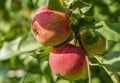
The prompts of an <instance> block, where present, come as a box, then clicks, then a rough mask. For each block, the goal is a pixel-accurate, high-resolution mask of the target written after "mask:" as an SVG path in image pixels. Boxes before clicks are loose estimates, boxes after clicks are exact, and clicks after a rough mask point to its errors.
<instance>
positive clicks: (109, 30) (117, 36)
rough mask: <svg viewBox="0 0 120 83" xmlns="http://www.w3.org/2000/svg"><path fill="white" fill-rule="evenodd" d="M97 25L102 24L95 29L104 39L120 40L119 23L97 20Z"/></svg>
mask: <svg viewBox="0 0 120 83" xmlns="http://www.w3.org/2000/svg"><path fill="white" fill-rule="evenodd" d="M97 25H102V27H100V28H98V29H96V31H97V32H99V33H100V34H101V35H102V36H103V37H104V38H105V39H107V40H111V41H116V42H119V41H120V25H116V24H112V23H105V22H103V21H102V22H99V23H98V24H97Z"/></svg>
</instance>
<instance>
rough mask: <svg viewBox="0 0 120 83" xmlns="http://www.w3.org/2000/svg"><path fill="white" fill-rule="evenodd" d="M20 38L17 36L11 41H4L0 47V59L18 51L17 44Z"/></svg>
mask: <svg viewBox="0 0 120 83" xmlns="http://www.w3.org/2000/svg"><path fill="white" fill-rule="evenodd" d="M20 40H21V37H20V38H17V39H15V40H13V41H11V42H4V44H3V46H2V48H1V49H0V60H5V59H8V58H10V57H12V56H13V55H14V54H17V53H18V50H17V49H18V44H19V42H20Z"/></svg>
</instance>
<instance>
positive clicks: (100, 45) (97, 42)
mask: <svg viewBox="0 0 120 83" xmlns="http://www.w3.org/2000/svg"><path fill="white" fill-rule="evenodd" d="M80 35H81V42H82V44H83V46H84V48H85V49H86V51H87V52H88V53H89V54H92V55H94V54H95V55H102V54H103V53H104V52H105V46H106V41H105V39H102V38H100V37H98V38H92V37H91V36H90V34H89V32H88V31H87V30H83V31H81V33H80Z"/></svg>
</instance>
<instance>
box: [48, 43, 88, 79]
mask: <svg viewBox="0 0 120 83" xmlns="http://www.w3.org/2000/svg"><path fill="white" fill-rule="evenodd" d="M49 64H50V68H51V70H52V72H53V73H54V74H56V75H58V76H61V77H63V78H65V79H68V80H79V79H85V78H86V74H87V63H86V59H85V53H84V51H83V49H82V48H80V47H77V46H74V45H71V44H67V45H65V46H63V47H61V48H58V49H53V50H51V52H50V55H49Z"/></svg>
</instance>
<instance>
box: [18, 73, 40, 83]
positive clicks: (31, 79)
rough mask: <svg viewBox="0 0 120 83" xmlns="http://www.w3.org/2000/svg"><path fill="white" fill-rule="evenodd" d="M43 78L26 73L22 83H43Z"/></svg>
mask: <svg viewBox="0 0 120 83" xmlns="http://www.w3.org/2000/svg"><path fill="white" fill-rule="evenodd" d="M41 79H42V76H41V75H39V74H32V73H26V74H25V75H24V77H23V78H22V79H21V81H20V83H42V80H41Z"/></svg>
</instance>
